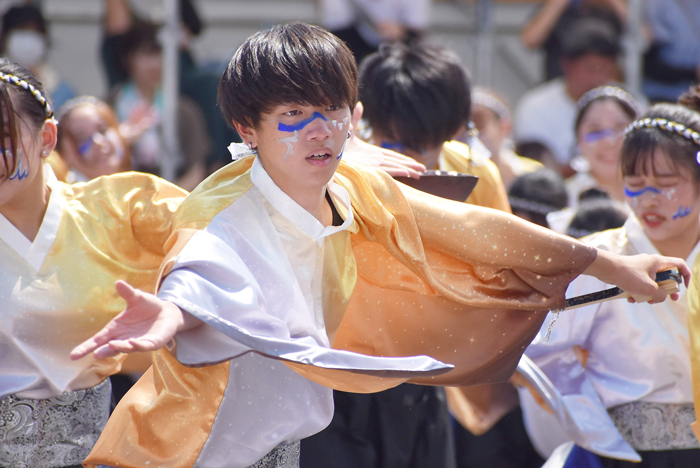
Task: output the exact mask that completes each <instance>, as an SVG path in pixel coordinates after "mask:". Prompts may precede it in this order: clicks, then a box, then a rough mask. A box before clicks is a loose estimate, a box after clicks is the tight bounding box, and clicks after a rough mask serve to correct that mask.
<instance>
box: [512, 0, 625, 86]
mask: <svg viewBox="0 0 700 468" xmlns="http://www.w3.org/2000/svg"><path fill="white" fill-rule="evenodd" d="M582 18H595V19H598V20H600V21H604V22H606V23H607V24H609V25H610V26H611V27H612V28H613V30H614V31H615V34H616V35H617V36H618V38H619V37H620V36H621V35H622V28H623V25H624V23H625V20H626V18H627V2H626V0H546V1H545V2H544V4H543V5H542V6H541V7H540V8H539V10H537V13H535V15H534V16H533V17H532V19H531V20H530V21H529V23H528V24H527V25H526V26H525V28H524V29H523V31H522V33H521V36H520V37H521V40H522V42H523V44H524V45H525V47H527V48H529V49H537V48H542V49H544V53H545V80H547V81H549V80H552V79H554V78H557V77H559V76H561V74H562V68H561V58H562V50H561V47H562V42H563V40H564V37H565V36H566V35H567V34H568V31H569V29H571V27H572V26H573V24H574V23H575V22H576V21H577V20H580V19H582Z"/></svg>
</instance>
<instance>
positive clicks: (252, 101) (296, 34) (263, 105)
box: [218, 23, 357, 127]
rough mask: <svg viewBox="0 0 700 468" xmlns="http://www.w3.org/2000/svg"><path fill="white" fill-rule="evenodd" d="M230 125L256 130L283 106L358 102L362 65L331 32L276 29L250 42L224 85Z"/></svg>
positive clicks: (221, 101) (297, 26) (223, 100)
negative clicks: (266, 115) (262, 118)
mask: <svg viewBox="0 0 700 468" xmlns="http://www.w3.org/2000/svg"><path fill="white" fill-rule="evenodd" d="M218 102H219V107H220V108H221V110H222V112H223V113H224V117H225V118H226V121H227V122H228V123H229V124H231V122H232V121H236V122H239V123H241V124H245V125H249V126H253V127H255V126H257V125H258V123H259V121H260V114H261V113H264V112H269V111H270V110H272V108H273V107H275V106H277V105H281V104H308V105H313V106H325V105H339V106H347V107H349V108H351V109H352V108H353V107H354V106H355V103H356V102H357V67H356V65H355V59H354V57H353V55H352V53H351V52H350V50H349V49H348V48H347V47H346V46H345V44H343V43H342V42H341V41H340V40H339V39H338V38H336V37H335V36H333V35H332V34H330V33H329V32H327V31H325V30H323V29H321V28H319V27H316V26H311V25H307V24H302V23H296V24H290V25H280V26H275V27H273V28H272V29H270V30H267V31H261V32H258V33H256V34H255V35H253V36H251V37H250V38H248V40H247V41H246V42H245V43H244V44H243V45H242V46H241V47H240V48H239V49H238V51H236V53H235V55H234V56H233V58H232V59H231V62H230V63H229V65H228V67H227V68H226V71H225V72H224V74H223V76H222V77H221V81H220V82H219V96H218Z"/></svg>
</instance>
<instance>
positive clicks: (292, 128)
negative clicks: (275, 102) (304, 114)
mask: <svg viewBox="0 0 700 468" xmlns="http://www.w3.org/2000/svg"><path fill="white" fill-rule="evenodd" d="M316 119H321V120H323V121H325V122H328V119H327V118H325V117H324V116H323V115H322V114H321V113H320V112H314V113H313V115H311V117H309V118H308V119H306V120H302V121H301V122H299V123H296V124H294V125H286V124H283V123H281V124H279V125H277V130H279V131H281V132H293V131H295V130H296V131H299V130H301V129H302V128H304V127H306V126H307V125H309V124H310V123H311V122H313V121H314V120H316Z"/></svg>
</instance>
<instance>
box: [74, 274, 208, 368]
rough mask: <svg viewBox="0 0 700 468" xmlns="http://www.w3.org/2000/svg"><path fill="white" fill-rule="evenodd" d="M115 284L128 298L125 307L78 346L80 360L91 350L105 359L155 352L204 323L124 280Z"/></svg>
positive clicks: (75, 351)
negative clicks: (124, 354)
mask: <svg viewBox="0 0 700 468" xmlns="http://www.w3.org/2000/svg"><path fill="white" fill-rule="evenodd" d="M115 286H116V289H117V292H118V293H119V295H120V296H122V297H123V298H124V300H125V301H126V304H127V305H126V309H124V311H123V312H122V313H120V314H119V315H117V316H116V317H115V318H114V319H112V321H110V322H109V323H108V324H107V325H106V326H105V327H104V328H103V329H102V330H100V331H99V332H98V333H96V334H95V335H93V336H92V337H91V338H90V339H88V340H87V341H85V342H83V343H81V344H80V345H78V346H76V347H75V348H74V349H73V351H72V352H71V355H70V357H71V359H73V360H76V359H80V358H82V357H84V356H87V355H88V354H90V353H92V352H94V353H95V358H97V359H104V358H107V357H111V356H115V355H117V354H119V353H131V352H136V351H141V352H144V351H146V352H147V351H155V350H157V349H159V348H162V347H163V346H165V345H166V344H168V343H169V342H170V340H171V339H172V338H173V336H175V333H177V332H180V331H184V330H189V329H192V328H195V327H196V326H198V325H199V324H201V322H200V321H199V320H198V319H196V318H195V317H193V316H192V315H190V314H188V313H186V312H183V311H182V310H180V308H179V307H178V306H176V305H175V304H173V303H172V302H167V301H163V300H161V299H158V297H157V296H154V295H153V294H149V293H145V292H143V291H139V290H138V289H134V288H133V287H131V286H129V285H128V284H127V283H125V282H123V281H118V282H117V283H116V285H115Z"/></svg>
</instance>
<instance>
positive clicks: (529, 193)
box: [508, 168, 569, 227]
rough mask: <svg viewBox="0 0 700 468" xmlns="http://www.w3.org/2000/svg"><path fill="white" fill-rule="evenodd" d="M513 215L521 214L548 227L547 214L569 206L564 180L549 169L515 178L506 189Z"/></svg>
mask: <svg viewBox="0 0 700 468" xmlns="http://www.w3.org/2000/svg"><path fill="white" fill-rule="evenodd" d="M508 199H509V201H510V204H511V208H512V210H513V214H514V215H516V216H518V215H519V213H522V214H523V215H525V216H522V215H520V216H521V217H525V218H526V219H529V220H530V221H532V222H533V223H535V224H538V225H540V226H544V227H549V225H548V224H547V214H548V213H552V212H554V211H559V210H562V209H564V208H566V206H567V205H568V204H569V203H568V201H569V196H568V194H567V192H566V186H565V185H564V179H563V178H562V177H561V176H560V175H559V174H558V173H557V172H554V171H553V170H551V169H546V168H543V169H538V170H536V171H534V172H529V173H527V174H523V175H521V176H520V177H517V178H516V179H515V180H514V181H513V184H512V185H511V186H510V189H508Z"/></svg>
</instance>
